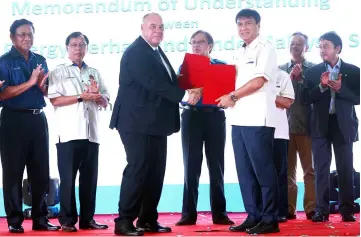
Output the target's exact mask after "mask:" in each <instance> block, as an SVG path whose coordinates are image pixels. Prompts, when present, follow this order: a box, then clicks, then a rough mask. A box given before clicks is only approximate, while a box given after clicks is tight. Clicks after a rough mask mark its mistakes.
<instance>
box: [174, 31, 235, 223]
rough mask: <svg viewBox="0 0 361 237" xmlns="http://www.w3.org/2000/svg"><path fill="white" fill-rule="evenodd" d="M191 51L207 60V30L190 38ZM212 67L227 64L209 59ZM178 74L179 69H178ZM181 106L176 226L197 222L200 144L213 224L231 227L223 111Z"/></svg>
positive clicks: (210, 40)
mask: <svg viewBox="0 0 361 237" xmlns="http://www.w3.org/2000/svg"><path fill="white" fill-rule="evenodd" d="M190 44H191V45H192V52H193V53H194V54H197V55H203V56H206V57H210V53H211V52H212V49H213V45H214V41H213V37H212V36H211V35H210V34H209V33H208V32H206V31H202V30H199V31H196V32H195V33H194V34H193V35H192V36H191V41H190ZM210 61H211V64H226V63H225V62H223V61H220V60H217V59H213V58H210ZM179 71H180V69H179ZM181 104H182V106H183V112H182V115H181V116H182V120H181V131H182V146H183V163H184V190H183V207H182V218H181V219H180V220H179V221H178V222H177V223H176V225H195V224H196V221H197V202H198V186H199V176H200V175H201V169H202V160H203V143H204V147H205V153H206V158H207V165H208V170H209V177H210V190H211V191H210V196H211V198H210V200H211V210H212V219H213V223H214V224H221V225H232V224H234V222H233V221H231V220H230V219H229V218H228V216H227V213H226V199H225V197H224V179H223V176H224V148H225V142H226V117H225V114H224V111H223V109H221V108H218V106H216V105H214V106H213V105H207V104H203V103H202V99H201V100H199V101H198V103H197V104H196V105H191V104H189V103H187V102H182V103H181Z"/></svg>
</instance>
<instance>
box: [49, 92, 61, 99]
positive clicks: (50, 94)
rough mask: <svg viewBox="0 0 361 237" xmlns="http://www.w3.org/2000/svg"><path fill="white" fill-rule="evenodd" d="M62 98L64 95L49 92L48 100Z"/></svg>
mask: <svg viewBox="0 0 361 237" xmlns="http://www.w3.org/2000/svg"><path fill="white" fill-rule="evenodd" d="M60 96H62V95H61V94H60V93H58V92H55V93H51V92H49V91H48V98H49V99H53V98H56V97H60Z"/></svg>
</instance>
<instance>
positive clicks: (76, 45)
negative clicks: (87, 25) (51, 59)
mask: <svg viewBox="0 0 361 237" xmlns="http://www.w3.org/2000/svg"><path fill="white" fill-rule="evenodd" d="M86 46H87V44H71V45H69V47H70V48H72V49H75V48H81V49H85V48H86Z"/></svg>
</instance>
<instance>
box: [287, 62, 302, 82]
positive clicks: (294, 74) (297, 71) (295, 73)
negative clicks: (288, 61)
mask: <svg viewBox="0 0 361 237" xmlns="http://www.w3.org/2000/svg"><path fill="white" fill-rule="evenodd" d="M301 75H302V65H301V64H296V65H295V66H294V67H293V68H292V71H291V74H290V76H291V78H292V79H293V80H299V79H301Z"/></svg>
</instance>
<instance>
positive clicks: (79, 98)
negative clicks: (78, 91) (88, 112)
mask: <svg viewBox="0 0 361 237" xmlns="http://www.w3.org/2000/svg"><path fill="white" fill-rule="evenodd" d="M77 99H78V102H79V103H80V102H83V98H81V96H80V95H78V97H77Z"/></svg>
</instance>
